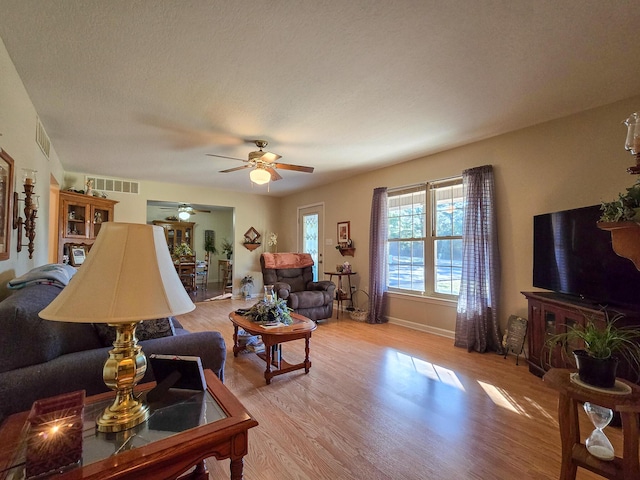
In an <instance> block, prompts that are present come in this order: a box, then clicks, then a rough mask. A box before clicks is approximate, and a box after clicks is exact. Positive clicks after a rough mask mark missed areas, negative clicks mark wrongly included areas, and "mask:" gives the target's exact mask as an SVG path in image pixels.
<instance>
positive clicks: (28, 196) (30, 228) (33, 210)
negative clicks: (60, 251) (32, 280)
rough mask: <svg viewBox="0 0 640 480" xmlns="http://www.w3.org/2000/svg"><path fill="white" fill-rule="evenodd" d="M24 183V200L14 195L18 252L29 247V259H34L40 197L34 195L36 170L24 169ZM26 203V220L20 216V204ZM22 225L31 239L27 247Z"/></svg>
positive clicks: (14, 223)
mask: <svg viewBox="0 0 640 480" xmlns="http://www.w3.org/2000/svg"><path fill="white" fill-rule="evenodd" d="M22 183H23V186H24V192H23V193H24V200H20V197H19V195H18V192H14V193H13V229H14V230H16V229H17V230H18V246H17V250H18V252H20V251H22V247H24V246H27V247H29V248H28V249H29V258H33V250H34V248H33V240H34V238H36V218H38V216H37V215H38V203H39V198H40V197H39V196H38V195H34V194H33V187H35V185H36V170H31V169H28V168H23V169H22ZM20 201H24V216H25V218H24V220H23V219H22V217H20V216H19V215H18V202H20ZM22 225H24V233H25V235H26V237H27V238H28V239H29V243H28V244H27V245H23V244H22Z"/></svg>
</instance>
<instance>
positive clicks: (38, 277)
mask: <svg viewBox="0 0 640 480" xmlns="http://www.w3.org/2000/svg"><path fill="white" fill-rule="evenodd" d="M75 274H76V269H75V268H73V267H72V266H70V265H65V264H62V263H50V264H48V265H42V266H40V267H36V268H34V269H33V270H30V271H28V272H27V273H25V274H24V275H21V276H19V277H16V278H14V279H13V280H10V281H9V284H8V285H7V286H8V287H9V288H10V289H12V290H19V289H21V288H24V287H27V286H29V285H36V284H41V283H44V284H47V285H55V286H57V287H60V288H64V287H66V286H67V284H68V283H69V280H71V277H73V276H74V275H75Z"/></svg>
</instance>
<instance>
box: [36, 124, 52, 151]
mask: <svg viewBox="0 0 640 480" xmlns="http://www.w3.org/2000/svg"><path fill="white" fill-rule="evenodd" d="M36 143H37V144H38V146H39V147H40V150H42V153H44V156H45V157H47V159H48V158H49V153H50V151H51V140H49V135H47V132H45V131H44V127H43V126H42V123H41V122H40V118H38V117H36Z"/></svg>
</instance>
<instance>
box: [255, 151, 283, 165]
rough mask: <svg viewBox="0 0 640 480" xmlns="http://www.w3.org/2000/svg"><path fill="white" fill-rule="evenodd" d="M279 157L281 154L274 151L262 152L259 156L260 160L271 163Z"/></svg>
mask: <svg viewBox="0 0 640 480" xmlns="http://www.w3.org/2000/svg"><path fill="white" fill-rule="evenodd" d="M279 158H282V156H281V155H278V154H276V153H271V152H264V154H263V155H262V156H261V157H260V160H262V161H263V162H267V163H273V162H275V161H276V160H278V159H279Z"/></svg>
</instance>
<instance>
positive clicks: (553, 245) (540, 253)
mask: <svg viewBox="0 0 640 480" xmlns="http://www.w3.org/2000/svg"><path fill="white" fill-rule="evenodd" d="M600 213H601V212H600V206H599V205H593V206H590V207H583V208H576V209H573V210H564V211H561V212H554V213H547V214H543V215H536V216H534V217H533V237H534V238H533V286H534V287H537V288H543V289H546V290H552V291H554V292H558V293H562V294H566V295H571V296H575V297H577V298H579V299H581V300H583V301H585V302H588V303H591V304H593V305H594V306H595V305H600V306H608V307H610V308H615V307H618V308H630V309H634V310H637V309H640V272H639V271H638V270H637V269H636V267H635V266H634V264H633V263H632V262H631V260H628V259H626V258H623V257H620V256H618V255H617V254H616V253H615V252H614V251H613V248H612V246H611V234H610V233H609V232H607V231H605V230H600V229H599V228H598V227H597V225H596V222H597V221H598V219H599V218H600Z"/></svg>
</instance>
